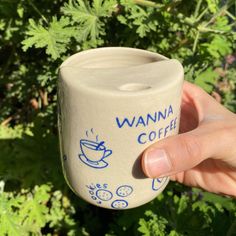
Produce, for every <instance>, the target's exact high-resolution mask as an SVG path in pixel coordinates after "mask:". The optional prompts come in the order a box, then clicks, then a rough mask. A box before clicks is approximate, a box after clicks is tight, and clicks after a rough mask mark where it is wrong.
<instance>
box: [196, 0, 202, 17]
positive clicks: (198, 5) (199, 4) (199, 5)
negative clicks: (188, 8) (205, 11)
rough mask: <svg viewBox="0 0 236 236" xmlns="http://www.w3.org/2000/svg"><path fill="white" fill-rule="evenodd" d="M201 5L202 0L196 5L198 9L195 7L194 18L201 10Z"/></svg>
mask: <svg viewBox="0 0 236 236" xmlns="http://www.w3.org/2000/svg"><path fill="white" fill-rule="evenodd" d="M201 5H202V0H199V1H198V2H197V6H196V9H195V12H194V18H197V16H198V12H199V10H200V7H201Z"/></svg>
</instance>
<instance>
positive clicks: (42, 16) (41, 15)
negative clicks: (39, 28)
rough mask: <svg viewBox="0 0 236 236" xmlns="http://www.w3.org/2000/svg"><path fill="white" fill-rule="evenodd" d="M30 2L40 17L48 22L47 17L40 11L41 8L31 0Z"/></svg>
mask: <svg viewBox="0 0 236 236" xmlns="http://www.w3.org/2000/svg"><path fill="white" fill-rule="evenodd" d="M28 2H29V4H30V5H31V6H32V8H33V9H34V10H35V11H36V12H37V13H38V14H39V15H40V17H41V18H42V19H43V21H44V22H45V23H47V24H48V20H47V19H46V17H45V16H44V15H43V14H42V13H41V12H40V11H39V9H38V8H37V7H36V6H35V5H34V3H33V2H31V0H28Z"/></svg>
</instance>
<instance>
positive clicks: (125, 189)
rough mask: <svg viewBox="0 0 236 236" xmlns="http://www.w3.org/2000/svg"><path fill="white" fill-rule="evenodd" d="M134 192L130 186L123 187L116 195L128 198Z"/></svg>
mask: <svg viewBox="0 0 236 236" xmlns="http://www.w3.org/2000/svg"><path fill="white" fill-rule="evenodd" d="M132 192H133V188H132V187H131V186H130V185H121V186H120V187H119V188H117V190H116V195H117V196H119V197H128V196H129V195H130V194H131V193H132Z"/></svg>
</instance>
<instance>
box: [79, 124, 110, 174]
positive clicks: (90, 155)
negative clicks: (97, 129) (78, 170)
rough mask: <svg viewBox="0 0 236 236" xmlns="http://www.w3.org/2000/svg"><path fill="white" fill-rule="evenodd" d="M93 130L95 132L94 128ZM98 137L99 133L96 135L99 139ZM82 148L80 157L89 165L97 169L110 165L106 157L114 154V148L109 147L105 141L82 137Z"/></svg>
mask: <svg viewBox="0 0 236 236" xmlns="http://www.w3.org/2000/svg"><path fill="white" fill-rule="evenodd" d="M87 132H88V131H87ZM87 132H86V135H87ZM91 132H92V133H93V129H91ZM97 137H98V135H97V136H96V139H98V138H97ZM80 149H81V154H79V159H80V160H81V161H82V162H83V163H84V164H86V165H87V166H90V167H92V168H96V169H102V168H105V167H107V166H108V163H107V162H106V161H105V160H104V159H105V158H107V157H109V156H110V155H111V154H112V150H109V149H107V147H106V146H105V141H101V142H98V141H96V142H95V141H92V140H87V139H81V140H80Z"/></svg>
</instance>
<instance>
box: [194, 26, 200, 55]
mask: <svg viewBox="0 0 236 236" xmlns="http://www.w3.org/2000/svg"><path fill="white" fill-rule="evenodd" d="M199 36H200V32H199V31H197V35H196V37H195V40H194V43H193V53H195V51H196V48H197V43H198V40H199Z"/></svg>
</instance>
